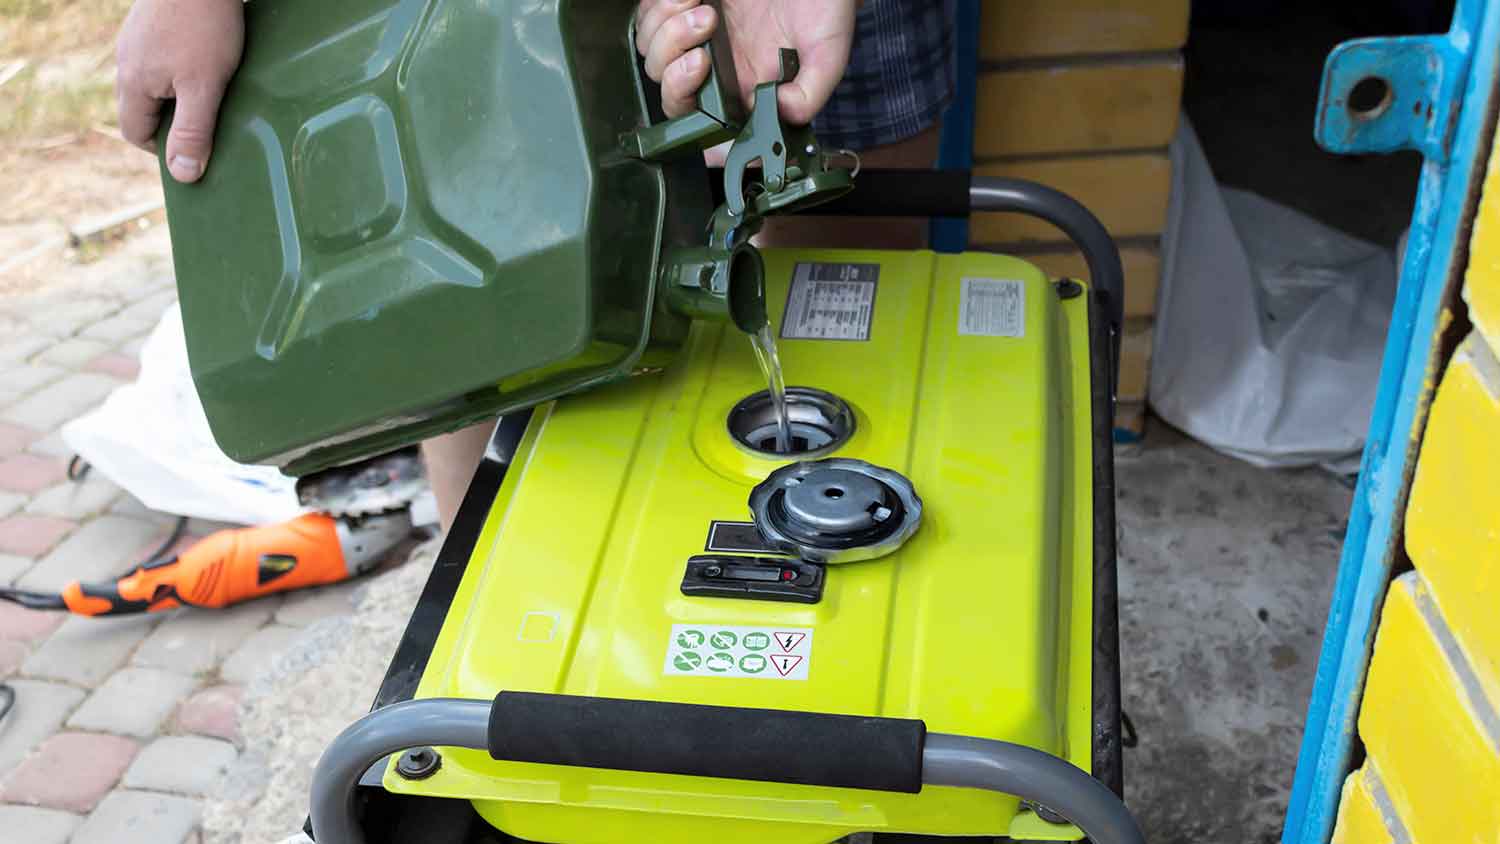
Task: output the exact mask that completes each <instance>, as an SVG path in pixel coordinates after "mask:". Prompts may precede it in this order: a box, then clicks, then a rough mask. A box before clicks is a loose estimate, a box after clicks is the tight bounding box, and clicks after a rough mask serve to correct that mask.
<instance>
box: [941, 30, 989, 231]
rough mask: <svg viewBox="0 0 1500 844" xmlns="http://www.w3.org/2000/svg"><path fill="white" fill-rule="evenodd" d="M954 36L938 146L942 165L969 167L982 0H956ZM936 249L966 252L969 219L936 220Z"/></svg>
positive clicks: (977, 72) (971, 161)
mask: <svg viewBox="0 0 1500 844" xmlns="http://www.w3.org/2000/svg"><path fill="white" fill-rule="evenodd" d="M953 37H954V39H955V40H956V43H955V44H954V45H953V48H954V50H953V51H954V61H955V63H956V65H957V67H956V68H955V70H956V73H955V77H954V80H955V81H954V89H953V103H952V104H951V105H949V106H948V110H947V111H945V112H943V137H942V140H941V142H940V143H941V146H939V148H938V167H939V168H942V169H954V170H967V169H969V168H970V167H972V166H973V165H974V101H975V99H976V97H977V92H978V89H979V0H956V9H955V14H954V25H953ZM930 237H931V241H932V248H933V249H936V250H937V251H939V252H962V251H964V250H965V249H967V248H968V247H969V221H968V219H966V218H944V219H934V220H933V221H932V224H931V235H930Z"/></svg>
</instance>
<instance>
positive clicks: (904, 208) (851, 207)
mask: <svg viewBox="0 0 1500 844" xmlns="http://www.w3.org/2000/svg"><path fill="white" fill-rule="evenodd" d="M709 172H710V174H711V175H712V177H713V178H712V179H710V182H711V183H712V184H713V186H714V197H715V199H714V202H715V203H722V202H723V201H724V196H723V193H724V177H723V175H722V171H720V170H718V169H714V170H710V171H709ZM973 181H974V177H973V173H971V172H970V171H968V170H864V171H862V172H860V174H859V175H858V176H856V177H855V179H854V189H853V190H851V191H849V192H848V193H846V194H844V195H843V196H840V197H838V198H837V199H833V200H829V201H828V202H824V203H822V204H819V205H813V206H810V207H808V208H805V209H803V210H801V211H799V212H798V213H799V214H815V215H828V214H837V215H847V216H853V217H967V216H969V186H970V185H971V184H972V183H973Z"/></svg>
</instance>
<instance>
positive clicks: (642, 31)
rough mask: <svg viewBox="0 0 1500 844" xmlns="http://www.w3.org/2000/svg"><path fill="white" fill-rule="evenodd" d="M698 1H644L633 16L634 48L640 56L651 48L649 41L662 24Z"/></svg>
mask: <svg viewBox="0 0 1500 844" xmlns="http://www.w3.org/2000/svg"><path fill="white" fill-rule="evenodd" d="M698 3H699V0H644V2H642V3H641V5H640V8H639V9H638V10H637V12H636V16H635V48H636V50H638V51H640V54H641V55H643V56H644V55H646V50H647V49H649V48H650V46H651V40H652V39H653V38H655V37H656V33H657V32H658V31H660V30H661V27H662V24H664V23H666V22H667V21H668V20H671V19H672V18H674V17H676V16H678V15H680V14H682V13H683V12H686V11H687V10H688V9H691V8H693V7H694V6H696V5H698Z"/></svg>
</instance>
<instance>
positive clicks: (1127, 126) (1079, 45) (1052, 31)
mask: <svg viewBox="0 0 1500 844" xmlns="http://www.w3.org/2000/svg"><path fill="white" fill-rule="evenodd" d="M1188 7H1189V0H987V2H985V3H984V5H983V6H982V8H981V11H980V51H979V52H980V73H979V80H978V94H977V101H976V109H975V129H974V157H975V171H976V172H977V173H979V174H981V175H993V176H1008V177H1014V178H1023V179H1031V180H1033V181H1037V182H1041V183H1043V184H1046V185H1049V186H1051V187H1055V188H1057V189H1058V190H1061V191H1064V192H1066V193H1068V194H1071V195H1072V196H1074V197H1076V198H1077V199H1078V200H1079V201H1081V202H1082V203H1084V204H1085V205H1087V206H1088V207H1089V208H1091V209H1092V210H1093V211H1094V213H1095V214H1097V215H1099V217H1100V219H1101V220H1102V221H1103V222H1104V225H1105V227H1106V228H1108V229H1109V231H1110V233H1111V234H1113V235H1114V236H1115V238H1116V239H1117V240H1118V241H1119V242H1120V244H1121V247H1122V250H1121V251H1122V255H1121V257H1122V259H1123V261H1124V264H1125V288H1126V297H1125V298H1126V301H1125V310H1126V316H1127V317H1128V318H1129V319H1128V323H1127V325H1126V333H1125V337H1124V338H1123V341H1122V355H1121V358H1122V359H1121V362H1120V363H1121V372H1120V375H1121V378H1120V388H1121V389H1120V392H1119V397H1120V412H1119V414H1118V415H1117V417H1116V427H1117V428H1125V429H1131V430H1136V431H1139V430H1140V426H1141V423H1142V422H1143V420H1144V418H1145V401H1146V382H1147V377H1148V375H1149V371H1150V358H1151V343H1152V315H1153V314H1154V312H1155V303H1156V291H1157V286H1158V278H1159V276H1160V272H1161V256H1160V251H1159V249H1160V237H1161V233H1162V229H1163V228H1164V227H1165V225H1166V218H1167V198H1168V194H1169V193H1170V190H1171V166H1170V164H1169V162H1168V159H1167V144H1168V143H1169V142H1170V141H1171V139H1172V134H1173V133H1174V132H1175V131H1176V128H1177V117H1178V113H1179V110H1180V101H1181V98H1182V57H1181V54H1180V52H1179V51H1180V49H1181V47H1182V45H1183V44H1184V43H1185V41H1186V40H1187V24H1188ZM970 243H971V244H972V245H973V246H975V247H977V248H983V249H995V250H998V251H1004V252H1008V253H1011V254H1016V255H1019V256H1020V257H1023V258H1026V259H1027V260H1030V261H1032V262H1034V263H1036V264H1037V265H1038V266H1040V267H1041V268H1042V269H1043V270H1045V271H1046V272H1048V273H1050V274H1052V275H1054V276H1055V277H1058V278H1061V277H1072V278H1081V279H1087V272H1086V268H1085V267H1084V265H1083V260H1082V258H1081V256H1079V255H1078V254H1077V253H1076V252H1074V251H1073V250H1072V248H1071V246H1070V245H1069V244H1068V243H1067V241H1066V239H1065V238H1064V237H1063V235H1062V233H1061V232H1060V231H1058V230H1056V229H1054V228H1053V227H1051V226H1050V225H1048V224H1046V223H1042V222H1040V221H1037V220H1033V219H1029V218H1026V217H1020V216H1016V215H1007V214H982V215H976V216H975V217H974V218H973V220H972V222H971V224H970Z"/></svg>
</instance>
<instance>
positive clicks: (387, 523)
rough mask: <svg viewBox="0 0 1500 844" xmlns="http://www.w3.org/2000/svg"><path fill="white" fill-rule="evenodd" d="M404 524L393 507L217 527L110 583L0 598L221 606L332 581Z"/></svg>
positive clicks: (119, 605)
mask: <svg viewBox="0 0 1500 844" xmlns="http://www.w3.org/2000/svg"><path fill="white" fill-rule="evenodd" d="M410 531H411V520H410V517H409V516H407V515H406V514H405V513H392V514H388V515H383V516H374V517H370V518H367V519H363V520H361V521H360V522H358V523H347V522H345V521H343V520H341V519H336V518H334V517H332V516H328V515H324V514H322V513H309V514H307V515H304V516H298V517H297V518H295V519H292V520H291V521H289V522H282V523H281V524H275V525H265V526H261V527H248V528H239V529H235V530H221V531H219V532H218V533H215V534H212V535H211V536H208V537H206V538H204V539H203V540H201V541H200V542H198V543H197V544H196V545H194V546H193V547H191V548H189V549H188V550H186V551H184V552H182V553H181V554H179V555H177V556H175V557H169V558H167V559H164V560H159V561H156V562H149V563H146V564H145V565H142V566H140V567H138V568H136V569H135V570H134V571H132V572H130V573H129V574H127V575H125V576H124V577H122V578H120V579H119V580H116V581H115V582H113V583H80V582H78V581H74V582H73V583H70V584H68V585H67V586H65V587H63V590H62V592H60V593H47V592H31V591H26V590H20V589H0V599H5V600H9V601H14V602H15V603H18V604H21V605H22V606H26V607H30V608H32V609H49V610H68V611H70V612H73V613H77V614H78V615H92V616H104V615H128V614H132V613H140V612H160V611H162V610H169V609H174V608H176V607H180V606H185V605H186V606H194V607H227V606H229V605H231V604H237V603H240V602H241V601H248V600H251V599H253V598H260V597H264V596H266V595H271V594H274V593H276V592H286V591H289V590H292V589H303V588H306V587H309V586H321V585H323V584H326V583H337V582H338V581H341V580H346V579H348V578H350V577H354V576H355V575H358V574H362V573H364V571H366V570H368V568H369V567H370V566H372V565H373V564H374V563H375V562H376V561H378V559H379V557H380V556H381V555H382V554H383V553H384V552H385V551H388V550H390V548H391V547H392V546H394V545H395V544H396V543H397V542H399V541H400V540H401V539H402V538H403V537H405V536H406V535H407V534H409V533H410Z"/></svg>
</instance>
